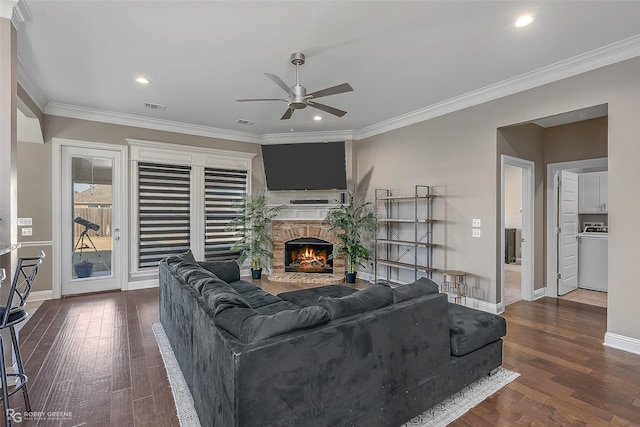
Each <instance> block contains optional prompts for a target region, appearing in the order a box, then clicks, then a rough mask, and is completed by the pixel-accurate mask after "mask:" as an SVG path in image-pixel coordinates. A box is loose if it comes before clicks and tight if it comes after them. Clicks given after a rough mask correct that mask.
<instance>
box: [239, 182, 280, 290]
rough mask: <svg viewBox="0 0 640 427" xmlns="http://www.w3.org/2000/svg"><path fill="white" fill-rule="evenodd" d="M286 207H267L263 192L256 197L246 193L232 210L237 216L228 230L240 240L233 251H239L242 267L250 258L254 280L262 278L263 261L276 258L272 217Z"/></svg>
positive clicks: (265, 196)
mask: <svg viewBox="0 0 640 427" xmlns="http://www.w3.org/2000/svg"><path fill="white" fill-rule="evenodd" d="M284 207H285V206H284V205H277V206H268V205H267V194H266V193H265V191H264V190H262V191H260V192H259V193H257V194H254V195H250V194H245V195H244V197H243V198H242V200H241V201H240V202H239V203H237V204H235V205H234V206H233V208H234V209H235V211H236V212H237V217H236V218H235V219H233V220H232V221H230V222H229V225H228V227H227V229H228V230H233V231H235V232H236V234H235V235H234V237H237V238H238V241H237V242H236V243H235V244H234V245H233V247H232V248H231V249H232V250H233V251H240V256H239V257H238V264H240V265H242V264H243V263H244V261H245V260H246V259H247V258H250V259H251V278H252V279H260V278H261V277H262V261H263V260H266V259H271V258H273V252H272V249H273V239H272V238H271V230H270V225H271V221H272V220H273V218H274V217H275V216H276V215H277V214H278V212H280V211H281V210H282V209H283V208H284Z"/></svg>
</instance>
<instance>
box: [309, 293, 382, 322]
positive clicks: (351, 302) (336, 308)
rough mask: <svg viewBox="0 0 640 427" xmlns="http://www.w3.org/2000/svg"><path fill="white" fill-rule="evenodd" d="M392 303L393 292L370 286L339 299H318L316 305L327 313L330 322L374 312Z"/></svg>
mask: <svg viewBox="0 0 640 427" xmlns="http://www.w3.org/2000/svg"><path fill="white" fill-rule="evenodd" d="M392 303H393V292H392V290H391V288H390V287H388V286H384V285H371V286H369V287H368V288H366V289H363V290H361V291H358V292H355V293H353V294H351V295H347V296H344V297H341V298H332V297H320V298H319V299H318V305H319V306H320V307H323V308H324V309H326V310H327V311H328V312H329V315H330V316H331V320H335V319H340V318H343V317H348V316H353V315H354V314H359V313H364V312H366V311H370V310H375V309H377V308H380V307H384V306H387V305H390V304H392Z"/></svg>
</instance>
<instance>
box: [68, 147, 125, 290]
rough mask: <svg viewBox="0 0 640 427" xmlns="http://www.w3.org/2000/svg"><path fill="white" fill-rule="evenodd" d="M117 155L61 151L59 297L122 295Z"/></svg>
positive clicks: (71, 150)
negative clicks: (107, 292)
mask: <svg viewBox="0 0 640 427" xmlns="http://www.w3.org/2000/svg"><path fill="white" fill-rule="evenodd" d="M120 169H121V167H120V153H119V152H116V151H109V150H100V149H87V148H79V147H71V146H64V147H62V224H61V226H62V242H61V243H62V257H61V258H62V295H72V294H80V293H86V292H98V291H105V290H111V289H120V288H121V284H120V283H119V281H118V280H117V278H118V277H119V271H120V269H121V268H122V267H123V266H120V265H118V262H117V260H118V259H119V256H118V252H119V251H120V250H121V242H120V236H119V234H120V227H121V224H122V221H121V219H120V217H121V215H122V213H121V207H120V206H119V203H118V201H119V200H121V199H120V191H121V185H120V176H121V171H120Z"/></svg>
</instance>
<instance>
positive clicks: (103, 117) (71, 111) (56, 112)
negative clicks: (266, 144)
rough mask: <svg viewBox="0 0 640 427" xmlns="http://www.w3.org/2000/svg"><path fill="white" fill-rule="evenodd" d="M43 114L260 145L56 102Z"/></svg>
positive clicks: (215, 131) (246, 137)
mask: <svg viewBox="0 0 640 427" xmlns="http://www.w3.org/2000/svg"><path fill="white" fill-rule="evenodd" d="M44 113H45V114H50V115H52V116H62V117H70V118H74V119H81V120H91V121H95V122H103V123H111V124H115V125H122V126H133V127H142V128H146V129H154V130H161V131H165V132H175V133H182V134H186V135H197V136H205V137H208V138H219V139H230V140H233V141H242V142H250V143H253V144H259V143H260V137H259V136H258V135H255V134H251V133H247V132H238V131H233V130H227V129H219V128H214V127H209V126H201V125H194V124H189V123H182V122H174V121H170V120H161V119H154V118H150V117H141V116H135V115H133V114H125V113H116V112H114V111H105V110H97V109H94V108H88V107H78V106H75V105H68V104H60V103H57V102H50V103H49V104H47V106H46V107H45V109H44Z"/></svg>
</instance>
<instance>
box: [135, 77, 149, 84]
mask: <svg viewBox="0 0 640 427" xmlns="http://www.w3.org/2000/svg"><path fill="white" fill-rule="evenodd" d="M136 81H137V82H138V83H142V84H143V85H146V84H149V80H148V79H145V78H144V77H138V78H137V79H136Z"/></svg>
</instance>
